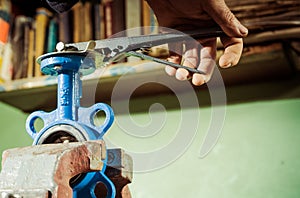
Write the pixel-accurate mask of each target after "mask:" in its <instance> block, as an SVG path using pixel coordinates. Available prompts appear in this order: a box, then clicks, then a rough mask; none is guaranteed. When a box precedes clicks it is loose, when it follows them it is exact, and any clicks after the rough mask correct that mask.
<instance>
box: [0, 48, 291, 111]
mask: <svg viewBox="0 0 300 198" xmlns="http://www.w3.org/2000/svg"><path fill="white" fill-rule="evenodd" d="M272 45H274V44H271V46H269V47H267V46H266V47H265V48H263V49H264V52H263V53H262V52H256V50H255V49H254V50H253V49H252V48H251V49H252V51H253V52H251V49H250V48H249V49H248V52H247V51H246V52H245V53H244V55H243V57H242V59H241V61H240V63H239V66H237V67H232V68H229V69H220V70H219V71H220V72H221V75H222V78H223V81H224V83H225V85H226V87H227V88H228V87H232V86H236V85H239V86H240V85H243V84H255V83H261V82H268V81H274V80H275V81H276V80H277V81H278V79H280V80H283V79H290V78H293V76H294V75H295V74H294V72H295V71H294V70H293V67H292V65H291V60H288V59H287V57H286V52H285V51H284V50H283V49H282V48H281V47H280V48H276V47H274V46H272ZM275 45H276V46H277V47H278V45H280V44H275ZM214 78H215V76H214V75H213V77H212V80H211V81H212V82H214V83H215V85H214V86H219V85H218V82H220V81H218V80H216V79H214ZM162 81H168V82H170V83H177V84H176V86H177V87H178V89H179V90H180V89H182V91H184V88H183V86H182V87H181V83H180V82H179V81H177V80H175V79H174V78H173V77H169V76H168V75H166V74H165V72H164V66H163V65H161V64H158V63H154V62H149V61H144V62H141V63H140V64H131V63H124V64H117V65H113V66H110V67H108V68H106V69H98V70H96V72H95V73H93V74H91V75H89V76H84V77H83V97H82V100H81V106H90V105H92V104H94V103H96V102H106V103H110V99H111V95H112V92H113V90H114V88H115V85H116V83H117V82H118V83H122V85H123V86H124V87H125V88H126V87H127V88H128V89H129V88H132V87H133V86H136V84H137V83H140V82H149V83H144V84H143V85H141V86H139V87H138V88H137V89H136V90H135V91H134V93H133V95H132V96H131V97H132V98H133V97H145V96H149V97H153V96H157V95H160V94H172V91H171V90H170V89H169V88H168V87H166V86H164V85H162V84H160V83H159V82H162ZM56 86H57V84H56V78H55V77H47V76H43V77H41V78H33V79H23V80H17V81H13V82H9V83H6V84H4V85H3V86H2V91H0V101H2V102H4V103H7V104H9V105H11V106H13V107H16V108H18V109H21V110H22V111H24V112H32V111H35V110H44V111H51V110H53V109H56ZM0 89H1V88H0ZM194 89H195V90H199V89H201V92H205V91H208V90H207V87H206V86H201V87H194ZM119 92H120V93H118V97H119V99H120V100H121V99H122V97H127V92H128V90H127V89H124V90H123V91H119ZM208 98H209V97H208ZM208 100H209V99H208ZM208 102H209V101H208Z"/></svg>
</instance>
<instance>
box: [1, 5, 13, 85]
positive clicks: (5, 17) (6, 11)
mask: <svg viewBox="0 0 300 198" xmlns="http://www.w3.org/2000/svg"><path fill="white" fill-rule="evenodd" d="M10 12H11V4H10V1H8V0H0V82H3V81H7V80H10V79H11V68H10V67H11V63H10V61H11V58H10V56H11V45H10V43H9V40H10V35H9V33H10V31H11V15H10Z"/></svg>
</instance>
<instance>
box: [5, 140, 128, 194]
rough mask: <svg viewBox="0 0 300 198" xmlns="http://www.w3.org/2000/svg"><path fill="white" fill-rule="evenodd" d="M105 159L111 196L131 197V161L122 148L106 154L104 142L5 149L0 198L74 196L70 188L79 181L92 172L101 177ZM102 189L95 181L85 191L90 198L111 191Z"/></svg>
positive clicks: (102, 186) (100, 183)
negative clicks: (110, 185)
mask: <svg viewBox="0 0 300 198" xmlns="http://www.w3.org/2000/svg"><path fill="white" fill-rule="evenodd" d="M107 155H108V156H107ZM107 157H108V162H109V163H108V167H107V169H106V174H105V175H107V176H108V177H109V179H110V180H112V181H113V182H114V186H115V187H116V189H117V192H116V194H115V195H114V197H117V198H130V197H131V195H130V192H129V191H128V186H127V184H128V183H130V182H131V180H132V170H131V168H132V160H131V158H130V157H129V156H128V155H126V154H125V153H124V152H123V151H122V150H121V149H111V150H108V152H107V151H106V148H105V143H104V141H103V140H94V141H85V142H72V143H59V144H43V145H34V146H29V147H24V148H14V149H9V150H6V151H5V152H4V153H3V160H2V171H1V173H0V198H72V197H76V196H77V195H74V193H73V191H74V190H73V189H72V188H71V186H72V185H74V183H76V182H78V180H86V177H89V176H88V174H90V173H91V172H92V173H95V174H100V173H101V171H102V170H103V169H104V167H105V164H104V160H105V159H106V158H107ZM102 176H103V175H102ZM86 181H88V180H86ZM102 181H106V180H102ZM82 182H83V181H82ZM104 186H105V187H109V186H108V185H107V184H103V183H102V182H100V181H98V182H96V183H95V185H92V186H90V187H89V188H85V189H84V190H85V191H88V192H89V194H91V197H98V198H99V197H108V194H109V192H108V191H110V190H111V189H105V188H104ZM78 197H86V196H82V194H81V196H78Z"/></svg>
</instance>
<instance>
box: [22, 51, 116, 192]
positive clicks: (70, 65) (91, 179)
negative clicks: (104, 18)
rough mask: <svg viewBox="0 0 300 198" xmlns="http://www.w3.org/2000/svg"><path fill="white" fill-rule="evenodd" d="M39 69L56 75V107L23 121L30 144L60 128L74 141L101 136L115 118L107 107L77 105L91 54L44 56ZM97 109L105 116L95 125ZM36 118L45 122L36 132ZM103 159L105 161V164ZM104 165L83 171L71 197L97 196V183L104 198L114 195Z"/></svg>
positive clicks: (92, 66)
mask: <svg viewBox="0 0 300 198" xmlns="http://www.w3.org/2000/svg"><path fill="white" fill-rule="evenodd" d="M40 64H41V71H42V72H43V73H44V74H46V75H56V76H57V79H58V83H57V86H58V87H57V109H56V110H54V111H52V112H44V111H35V112H33V113H32V114H30V115H29V116H28V118H27V121H26V130H27V132H28V133H29V135H30V136H31V137H32V138H33V139H34V142H33V144H34V145H37V144H43V142H44V141H45V139H47V137H49V136H50V135H53V133H57V132H60V131H61V129H63V130H64V132H66V133H68V134H69V135H71V136H73V137H75V139H76V140H77V141H86V140H97V139H102V137H103V135H104V134H105V133H106V132H107V130H108V129H109V128H110V126H111V125H112V123H113V120H114V113H113V111H112V109H111V107H110V106H108V105H107V104H104V103H97V104H94V105H93V106H91V107H88V108H87V107H80V98H81V93H82V82H81V79H80V75H82V73H83V72H86V71H87V72H88V73H90V72H93V71H94V69H95V63H94V59H93V57H89V56H86V54H85V53H73V54H72V53H64V52H61V53H55V54H50V55H49V56H47V55H46V56H44V57H43V58H42V59H41V61H40ZM99 111H104V113H105V115H106V118H105V121H104V123H103V124H102V125H100V126H96V125H95V123H94V117H95V115H96V114H97V113H98V112H99ZM37 119H41V120H43V122H44V127H43V128H42V129H41V130H40V131H36V129H35V126H34V123H35V121H36V120H37ZM106 161H107V159H106V160H105V161H104V164H105V166H106ZM104 171H105V167H104V168H103V170H102V171H99V172H90V173H86V174H84V175H83V176H81V178H80V179H79V181H77V182H75V183H74V184H72V188H73V197H87V198H89V197H91V198H93V197H96V196H95V194H94V188H95V186H96V184H97V183H98V182H102V183H103V184H105V185H106V187H107V191H108V193H107V197H115V194H116V190H115V186H114V184H113V183H112V182H111V181H110V180H109V179H108V178H107V176H106V175H105V174H104Z"/></svg>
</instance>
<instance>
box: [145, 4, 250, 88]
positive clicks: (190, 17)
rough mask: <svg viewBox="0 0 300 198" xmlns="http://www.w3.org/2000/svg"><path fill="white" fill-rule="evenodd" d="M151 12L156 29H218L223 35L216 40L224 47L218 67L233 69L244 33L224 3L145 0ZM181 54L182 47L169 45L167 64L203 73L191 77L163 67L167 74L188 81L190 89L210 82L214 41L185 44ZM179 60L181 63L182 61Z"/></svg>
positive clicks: (241, 26)
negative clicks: (158, 26) (190, 68)
mask: <svg viewBox="0 0 300 198" xmlns="http://www.w3.org/2000/svg"><path fill="white" fill-rule="evenodd" d="M147 2H148V3H149V5H150V7H151V8H152V9H153V11H154V13H155V15H156V17H157V20H158V23H159V25H160V26H163V27H168V28H173V29H176V30H179V31H186V30H194V29H201V28H210V27H213V26H216V24H217V25H219V26H220V27H221V28H222V30H223V31H224V32H225V33H226V36H223V37H220V40H221V42H222V44H223V46H224V54H223V55H222V56H221V57H220V59H219V66H220V67H222V68H228V67H231V66H234V65H236V64H237V63H238V62H239V59H240V57H241V54H242V50H243V39H242V38H243V37H246V36H247V34H248V30H247V28H246V27H245V26H243V25H242V24H241V23H240V22H239V21H238V19H237V18H236V17H235V16H234V14H233V13H232V12H231V11H230V9H229V8H228V7H227V5H226V3H225V1H224V0H198V1H196V0H163V1H162V0H147ZM185 48H186V49H185V52H184V53H183V54H182V53H181V52H182V45H178V44H175V45H170V46H169V49H170V57H169V58H168V61H170V62H173V63H176V64H183V65H185V66H188V67H193V68H197V69H198V70H201V71H203V72H204V73H205V75H203V74H196V73H195V74H193V75H192V76H191V74H190V73H189V72H188V71H187V70H186V69H182V68H179V69H175V68H173V67H170V66H166V72H167V74H169V75H171V76H175V77H176V78H177V79H178V80H186V79H189V78H190V77H191V78H192V83H193V84H194V85H197V86H199V85H202V84H204V83H206V82H208V81H209V80H210V78H211V75H212V73H213V70H214V67H215V61H216V51H217V38H207V39H202V40H199V43H197V42H188V43H186V44H185ZM182 59H183V61H182Z"/></svg>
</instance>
